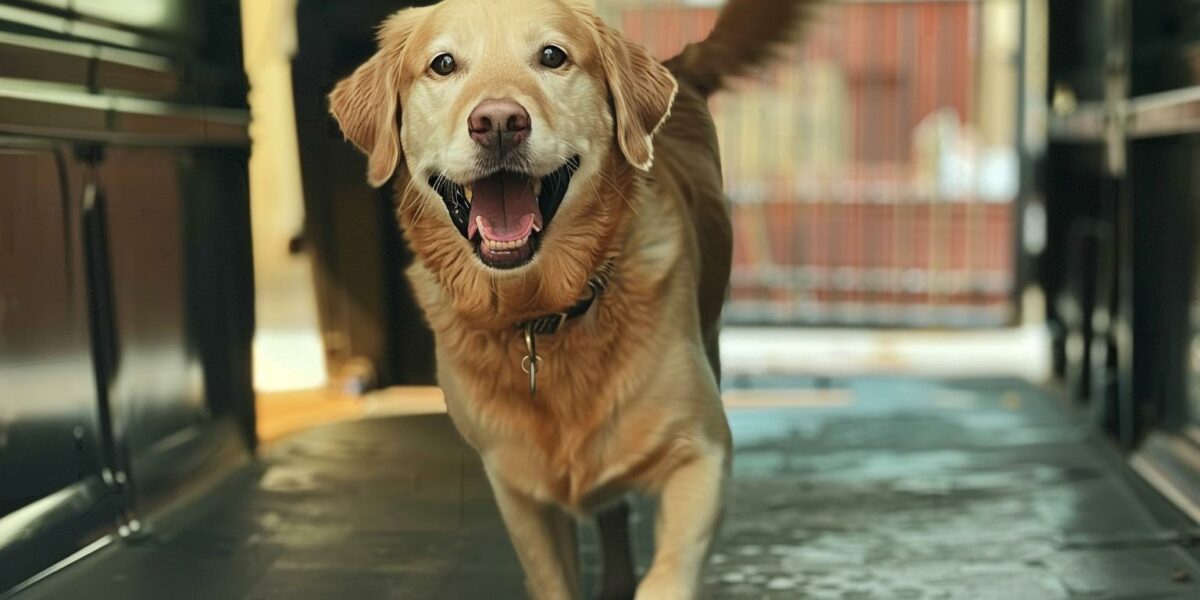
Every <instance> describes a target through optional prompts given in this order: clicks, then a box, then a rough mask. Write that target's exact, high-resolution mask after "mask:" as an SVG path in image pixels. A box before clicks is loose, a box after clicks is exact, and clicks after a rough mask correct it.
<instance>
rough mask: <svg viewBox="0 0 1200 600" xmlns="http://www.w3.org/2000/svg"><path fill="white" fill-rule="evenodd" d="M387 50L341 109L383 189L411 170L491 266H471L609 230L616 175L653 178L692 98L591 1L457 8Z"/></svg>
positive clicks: (349, 87)
mask: <svg viewBox="0 0 1200 600" xmlns="http://www.w3.org/2000/svg"><path fill="white" fill-rule="evenodd" d="M379 41H380V50H379V52H378V53H377V54H376V55H375V56H374V57H373V58H372V59H371V60H370V61H369V62H368V63H367V64H365V65H363V66H362V67H361V68H359V69H358V70H357V71H356V72H355V73H354V74H353V75H352V76H351V77H350V78H348V79H346V80H345V81H343V82H341V83H340V84H339V85H338V87H337V88H336V89H335V90H334V92H333V94H332V95H331V97H330V100H331V111H332V113H333V115H334V117H335V118H336V119H337V120H338V122H339V123H340V124H341V126H342V130H343V131H344V132H345V134H346V136H347V137H348V138H349V139H350V140H351V141H353V142H354V143H355V144H356V145H357V146H358V147H359V148H360V149H362V150H363V151H364V152H365V153H366V154H367V155H368V157H369V166H368V180H369V181H370V183H371V184H372V185H375V186H380V185H383V184H384V183H385V182H387V181H388V180H389V179H391V177H392V175H393V173H394V172H395V171H396V169H397V168H404V169H406V171H407V175H408V185H409V188H410V189H409V190H408V192H409V196H410V198H412V199H413V200H410V201H414V200H415V202H417V203H420V204H421V206H418V207H415V209H414V211H415V213H416V214H422V215H427V216H432V215H438V216H437V218H438V219H439V221H440V222H441V225H442V226H443V229H444V233H445V235H447V236H457V237H458V238H459V240H458V242H457V243H459V244H461V245H462V246H464V247H466V248H469V249H470V250H471V251H472V252H473V253H474V254H475V256H476V257H477V258H478V260H473V261H471V262H472V263H473V264H472V266H471V267H464V266H462V265H459V268H476V269H481V270H484V271H485V272H492V273H494V272H496V271H498V270H516V269H523V268H533V265H535V264H536V263H537V262H538V259H539V257H540V256H541V255H543V254H551V253H554V252H555V247H556V245H560V244H564V243H567V242H568V241H569V240H570V239H571V238H579V237H580V236H589V235H591V236H600V235H602V234H603V232H597V231H596V227H594V226H590V227H589V223H588V220H589V212H591V211H590V209H591V208H598V207H589V206H587V204H588V203H593V202H603V201H604V199H603V198H604V196H606V194H604V193H600V190H602V189H604V188H605V186H606V181H605V178H606V175H605V173H604V170H605V168H606V165H610V164H612V162H611V161H612V159H614V158H615V159H619V160H621V161H623V162H626V163H628V165H631V166H632V167H634V168H637V169H643V170H645V169H648V168H649V166H650V164H651V161H652V159H653V146H652V136H653V134H654V132H655V130H656V129H657V128H658V127H659V125H661V123H662V122H663V120H664V119H665V118H666V116H667V113H668V112H669V110H670V106H671V102H672V99H673V98H674V95H675V92H676V84H675V81H674V79H673V78H672V77H671V75H670V73H669V72H668V71H667V70H666V69H665V68H664V67H663V66H662V65H660V64H659V63H657V62H656V61H655V60H653V58H652V57H650V56H649V55H648V54H647V52H646V51H645V50H644V49H642V48H641V47H638V46H635V45H633V44H630V43H628V42H626V41H625V40H624V39H623V38H622V37H621V36H620V35H619V34H618V33H616V32H615V31H613V30H611V29H609V28H608V27H607V26H605V25H604V24H603V23H602V22H601V21H600V20H599V19H598V18H596V17H595V16H594V15H593V14H592V12H591V11H590V9H588V8H587V7H585V6H583V5H582V4H580V0H445V1H444V2H442V3H441V4H438V5H436V6H432V7H427V8H418V9H409V10H405V11H401V12H399V13H397V14H396V15H394V16H393V17H391V18H390V19H389V20H388V21H387V22H386V23H385V24H384V25H383V27H382V28H381V30H380V34H379ZM618 153H619V154H618ZM609 185H610V184H609ZM607 196H610V197H611V198H610V201H616V202H620V201H622V199H621V198H620V197H619V194H617V195H616V197H612V196H614V195H613V194H607ZM456 231H457V233H456ZM579 241H580V240H578V239H575V240H574V242H575V243H576V244H578V243H579ZM595 241H596V242H598V240H595ZM413 243H414V246H418V247H416V248H415V249H416V250H417V251H418V253H420V252H421V251H422V248H421V247H419V245H420V243H421V241H420V240H416V239H414V240H413ZM466 256H469V255H466Z"/></svg>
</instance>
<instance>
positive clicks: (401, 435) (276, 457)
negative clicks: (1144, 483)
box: [19, 380, 1200, 600]
mask: <svg viewBox="0 0 1200 600" xmlns="http://www.w3.org/2000/svg"><path fill="white" fill-rule="evenodd" d="M749 383H750V384H751V385H750V387H752V388H755V389H753V390H751V391H750V392H748V393H745V394H742V395H740V396H738V399H737V401H736V402H733V403H734V404H736V405H737V406H739V407H740V408H734V409H731V413H730V417H731V422H732V425H733V429H734V435H735V438H736V440H737V454H736V458H735V474H734V481H733V485H732V488H731V497H730V502H729V509H728V515H727V518H726V520H725V524H724V529H723V531H722V534H721V538H720V541H719V544H718V547H717V549H716V551H715V554H714V556H713V564H712V567H711V568H710V570H709V573H708V575H707V585H706V588H707V591H708V595H709V597H712V598H734V599H742V598H746V599H750V598H754V599H760V598H789V599H790V598H813V599H826V598H829V599H881V600H893V599H907V598H912V599H920V598H952V599H959V598H962V599H969V600H988V599H997V600H1010V599H1011V600H1053V599H1058V598H1097V599H1099V598H1105V599H1129V600H1149V599H1176V598H1178V599H1181V600H1182V599H1184V598H1198V597H1200V567H1198V563H1197V562H1196V559H1195V557H1194V556H1193V555H1192V554H1191V553H1190V552H1191V551H1190V549H1189V547H1190V546H1191V545H1192V542H1193V541H1194V540H1195V539H1197V538H1196V536H1195V530H1194V529H1193V528H1192V527H1191V526H1190V525H1189V524H1187V523H1186V522H1185V521H1183V520H1182V519H1180V518H1179V517H1178V516H1177V515H1175V514H1174V513H1173V512H1172V511H1170V510H1169V509H1167V508H1166V507H1165V505H1164V504H1162V503H1161V501H1159V500H1158V499H1157V498H1155V497H1154V496H1153V495H1152V494H1149V493H1147V491H1146V490H1144V489H1141V487H1140V486H1139V485H1138V484H1137V482H1136V480H1134V479H1132V478H1129V477H1128V476H1127V475H1126V474H1125V473H1124V472H1123V470H1122V469H1121V468H1120V467H1119V462H1117V461H1115V460H1112V458H1111V456H1109V455H1108V454H1107V452H1106V449H1105V446H1104V444H1103V443H1102V442H1099V441H1096V440H1094V439H1091V438H1090V437H1089V435H1088V432H1087V429H1086V428H1084V427H1082V426H1081V425H1080V424H1079V421H1078V419H1077V418H1076V417H1075V416H1074V415H1072V414H1070V413H1069V412H1068V411H1067V410H1064V409H1063V407H1062V406H1061V405H1060V404H1059V403H1058V401H1057V400H1055V399H1054V398H1052V397H1051V396H1049V395H1048V394H1046V393H1044V392H1042V391H1040V390H1038V389H1037V388H1034V387H1031V386H1028V385H1025V384H1021V383H1016V382H1005V381H988V382H969V383H934V382H928V381H912V380H869V381H851V382H846V383H838V382H832V383H830V382H826V386H825V387H824V389H816V390H814V389H807V388H805V389H799V390H797V389H794V388H795V387H796V386H797V383H798V382H796V381H790V380H789V381H779V382H769V381H765V382H764V381H755V382H749ZM799 383H803V382H799ZM752 407H757V408H752ZM649 522H650V516H649V515H648V514H643V515H641V518H640V519H639V520H638V522H637V523H636V524H635V527H636V529H637V532H638V533H639V534H640V535H639V537H640V538H641V539H642V540H643V544H642V547H640V548H639V559H640V561H641V562H643V563H644V562H646V561H647V560H648V558H649V549H648V548H647V547H645V546H646V545H645V542H646V541H647V538H648V534H649V530H650V527H649V526H648V524H649ZM594 556H595V553H594V551H592V549H591V548H590V547H588V548H585V557H588V559H589V561H591V559H592V558H593V557H594ZM591 562H594V561H591ZM594 570H595V568H594V565H593V566H592V568H591V569H589V571H591V572H592V573H591V574H594ZM589 579H592V577H591V576H589ZM84 597H86V598H121V599H154V600H159V599H163V598H171V599H191V598H195V599H204V600H219V599H225V598H228V599H231V600H233V599H242V598H249V599H275V598H279V599H309V598H312V599H326V598H328V599H331V600H332V599H338V600H341V599H347V598H354V599H359V598H363V599H367V598H388V599H392V598H395V599H409V598H412V599H426V598H436V599H441V598H449V599H454V598H488V599H492V598H521V597H523V592H522V586H521V575H520V570H519V568H518V566H517V563H516V560H515V558H514V556H513V554H512V550H511V547H510V546H509V544H508V541H507V538H506V535H505V533H504V530H503V527H502V525H501V524H500V522H499V518H498V515H497V513H496V510H495V507H494V505H493V504H492V501H491V497H490V493H489V491H488V489H487V484H486V482H485V481H484V479H483V477H482V474H481V472H480V470H479V465H478V460H477V459H476V458H475V457H474V455H473V454H472V453H471V451H470V450H469V449H468V448H466V447H465V446H463V444H462V443H461V442H460V441H459V440H458V439H457V436H456V435H455V434H454V432H453V429H452V427H451V426H450V424H449V423H448V422H447V421H446V419H445V417H443V416H423V417H400V418H387V419H376V420H368V421H360V422H355V423H347V424H341V425H333V426H328V427H324V428H320V429H317V430H313V431H309V432H306V433H303V434H300V435H298V436H296V437H294V438H291V439H290V440H287V441H285V442H282V443H280V444H277V445H275V446H273V447H272V448H270V449H268V450H267V451H266V452H265V453H264V458H263V460H262V461H260V462H259V463H257V464H254V465H251V466H249V467H247V468H246V469H244V470H243V471H241V472H240V473H237V474H236V475H234V476H233V477H231V478H230V479H229V480H227V481H225V482H224V483H223V484H221V485H220V486H219V488H218V489H216V490H215V491H214V492H212V493H211V494H208V495H207V496H206V497H205V498H204V499H203V500H201V501H199V502H197V503H195V504H193V505H191V506H189V507H187V508H186V509H184V510H180V511H178V512H177V513H175V514H174V515H172V516H171V517H170V518H168V519H165V520H163V521H160V522H159V523H157V524H155V528H154V530H153V532H152V534H151V535H150V537H149V538H148V539H147V540H145V541H143V542H141V543H139V544H135V545H118V546H115V547H113V548H112V549H110V550H106V551H103V552H101V553H100V554H98V555H96V556H94V557H92V558H90V559H87V560H85V561H83V562H82V563H80V564H78V565H76V566H74V567H72V568H70V569H68V570H67V571H66V572H64V573H62V574H59V575H57V576H55V577H53V578H51V579H50V580H49V581H48V582H46V583H44V584H42V585H39V586H35V587H34V588H32V589H31V590H30V591H29V592H28V593H26V594H24V595H22V596H20V597H19V598H21V599H22V600H25V599H32V598H84Z"/></svg>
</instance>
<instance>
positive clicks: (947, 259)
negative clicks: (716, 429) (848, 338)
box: [598, 0, 1017, 326]
mask: <svg viewBox="0 0 1200 600" xmlns="http://www.w3.org/2000/svg"><path fill="white" fill-rule="evenodd" d="M598 4H599V6H600V8H601V10H603V11H606V13H607V14H608V15H609V17H610V18H612V17H613V16H614V15H615V16H616V17H617V18H618V21H617V22H619V23H621V25H622V27H623V28H624V31H625V33H626V35H627V36H629V37H630V38H632V39H634V40H637V41H639V42H641V43H643V44H646V45H647V46H649V47H650V48H651V49H652V50H653V51H654V52H655V54H656V55H658V56H660V57H667V56H671V55H673V54H674V53H676V52H678V51H679V49H680V48H682V47H683V45H684V44H686V43H688V42H691V41H695V40H698V39H701V38H702V37H704V35H706V34H707V33H708V31H709V30H710V29H711V28H712V26H713V23H714V21H715V18H716V12H717V9H716V8H715V7H713V6H707V7H701V8H696V7H690V6H688V5H695V4H701V3H700V2H696V1H694V0H693V1H691V2H673V1H652V0H642V1H638V0H600V2H599V3H598ZM707 4H709V5H712V4H715V3H713V2H709V3H707ZM980 6H981V0H962V1H953V0H951V1H944V0H943V1H936V0H934V1H924V2H919V1H918V2H902V1H889V2H871V1H859V2H854V1H850V2H840V3H834V4H831V5H830V6H828V7H826V8H824V9H822V10H821V11H820V13H819V16H820V19H819V20H818V21H817V22H816V23H815V24H814V25H813V26H812V27H811V28H810V29H809V32H808V35H807V38H806V40H807V41H806V42H805V43H804V44H803V45H802V46H801V47H799V48H797V49H795V50H794V51H793V52H791V54H790V56H789V60H787V61H784V63H783V64H782V65H781V66H779V67H777V68H774V69H772V70H771V71H770V72H768V73H764V74H762V75H761V77H759V78H758V80H755V81H746V82H739V84H738V86H737V88H738V89H736V90H734V93H729V94H721V95H719V96H717V97H716V98H714V99H713V102H712V106H713V110H714V115H715V117H716V119H717V125H718V128H719V133H720V136H721V143H722V155H723V161H724V167H725V181H726V187H727V189H728V193H729V195H730V198H731V200H732V201H733V216H734V225H735V231H736V252H735V269H734V282H733V290H732V296H731V299H730V303H729V305H728V309H727V313H726V314H727V320H728V321H730V322H732V323H782V324H858V325H868V324H869V325H918V326H939V325H953V326H985V325H997V324H1003V323H1006V322H1008V321H1009V320H1010V319H1011V317H1012V315H1013V306H1012V298H1013V286H1014V273H1013V255H1014V252H1015V251H1014V247H1013V244H1014V240H1015V235H1014V229H1013V228H1014V221H1013V217H1014V213H1015V210H1014V207H1015V205H1014V200H1015V196H1016V192H1017V190H1016V181H1017V172H1016V169H1017V167H1016V156H1015V153H1014V151H1013V150H1012V148H1011V145H1005V144H997V143H995V142H994V141H991V142H989V141H985V140H983V139H982V136H981V135H980V134H979V132H978V131H977V128H976V126H975V124H974V123H973V119H974V117H975V112H976V111H977V110H978V108H977V107H978V106H979V103H978V98H977V97H976V96H977V92H976V90H977V88H978V82H979V77H980V73H979V68H978V67H977V65H978V59H977V57H978V53H979V40H978V37H979V32H980V31H981V28H980V27H979V19H980V13H981V11H980ZM1013 93H1014V94H1015V93H1016V91H1015V90H1013ZM1012 121H1013V123H1014V124H1015V122H1016V121H1015V115H1013V119H1012ZM1014 127H1015V125H1014Z"/></svg>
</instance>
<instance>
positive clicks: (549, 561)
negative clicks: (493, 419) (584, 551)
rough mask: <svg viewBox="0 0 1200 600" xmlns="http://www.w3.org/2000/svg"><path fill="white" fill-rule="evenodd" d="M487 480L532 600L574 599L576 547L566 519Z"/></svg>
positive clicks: (571, 526)
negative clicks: (490, 484)
mask: <svg viewBox="0 0 1200 600" xmlns="http://www.w3.org/2000/svg"><path fill="white" fill-rule="evenodd" d="M488 479H489V480H490V481H491V483H492V490H493V492H494V493H495V496H496V503H497V505H499V507H500V515H501V516H502V517H503V518H504V525H505V526H506V527H507V528H508V535H509V538H510V539H511V540H512V543H513V547H514V548H516V550H517V558H519V559H520V561H521V566H522V567H523V568H524V569H525V578H526V584H527V585H528V587H529V595H530V596H531V597H532V598H533V599H534V600H576V599H577V598H578V597H579V593H578V589H579V548H578V544H577V543H576V539H575V524H574V523H573V522H572V521H571V518H570V516H568V515H567V514H565V513H564V512H562V511H561V510H559V509H558V508H557V507H554V506H547V505H545V504H541V503H539V502H537V501H535V500H534V499H532V498H530V497H528V496H526V495H524V494H521V493H520V492H517V491H514V490H512V489H511V488H509V487H508V486H507V485H505V484H504V482H503V481H500V480H499V478H498V477H496V476H493V475H491V473H489V474H488Z"/></svg>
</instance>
